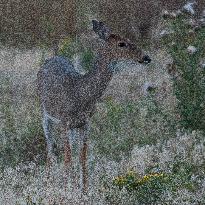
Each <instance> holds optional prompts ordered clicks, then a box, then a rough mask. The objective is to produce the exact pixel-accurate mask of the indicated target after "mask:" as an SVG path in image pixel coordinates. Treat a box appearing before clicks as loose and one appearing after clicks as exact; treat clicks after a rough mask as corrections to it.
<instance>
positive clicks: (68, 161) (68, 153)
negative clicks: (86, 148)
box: [61, 127, 72, 177]
mask: <svg viewBox="0 0 205 205" xmlns="http://www.w3.org/2000/svg"><path fill="white" fill-rule="evenodd" d="M70 134H71V130H67V129H66V127H62V129H61V135H62V139H64V165H65V174H66V177H68V176H71V171H72V150H71V144H70V137H68V136H69V135H70Z"/></svg>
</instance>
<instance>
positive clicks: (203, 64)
mask: <svg viewBox="0 0 205 205" xmlns="http://www.w3.org/2000/svg"><path fill="white" fill-rule="evenodd" d="M200 67H201V68H203V69H205V59H203V60H201V62H200Z"/></svg>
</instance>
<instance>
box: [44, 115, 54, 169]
mask: <svg viewBox="0 0 205 205" xmlns="http://www.w3.org/2000/svg"><path fill="white" fill-rule="evenodd" d="M43 130H44V134H45V137H46V143H47V164H48V166H51V165H53V163H54V161H55V156H54V153H53V138H52V134H51V131H52V121H51V120H50V119H49V118H48V116H47V115H45V114H44V116H43Z"/></svg>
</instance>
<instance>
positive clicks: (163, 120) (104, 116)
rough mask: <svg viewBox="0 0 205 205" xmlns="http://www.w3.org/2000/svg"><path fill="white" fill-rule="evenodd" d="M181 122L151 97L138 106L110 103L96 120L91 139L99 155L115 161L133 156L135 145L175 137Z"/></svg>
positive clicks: (154, 142)
mask: <svg viewBox="0 0 205 205" xmlns="http://www.w3.org/2000/svg"><path fill="white" fill-rule="evenodd" d="M176 129H177V121H175V118H174V115H173V113H172V112H171V111H169V110H167V109H165V108H164V107H163V106H160V105H159V104H158V103H157V102H156V100H155V98H154V97H153V96H152V95H150V96H148V97H144V98H143V99H141V100H140V101H137V102H132V101H128V102H123V103H116V102H114V101H113V100H111V99H108V100H107V101H106V102H105V104H101V111H99V112H98V113H96V114H95V116H94V117H93V119H92V132H91V133H90V134H91V139H92V141H93V142H95V144H96V146H95V147H96V152H97V153H98V154H100V155H101V156H106V157H108V158H110V159H113V160H117V161H118V160H120V159H122V157H123V156H129V155H130V153H131V151H132V148H133V146H134V145H136V144H138V145H140V146H143V145H153V144H156V143H157V140H161V141H162V142H163V141H164V140H166V139H169V138H172V137H174V136H175V132H176Z"/></svg>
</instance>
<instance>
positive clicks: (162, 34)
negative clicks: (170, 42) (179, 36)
mask: <svg viewBox="0 0 205 205" xmlns="http://www.w3.org/2000/svg"><path fill="white" fill-rule="evenodd" d="M172 33H174V31H171V30H166V29H164V30H162V31H161V32H160V34H159V35H160V37H164V36H168V35H170V34H172Z"/></svg>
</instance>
